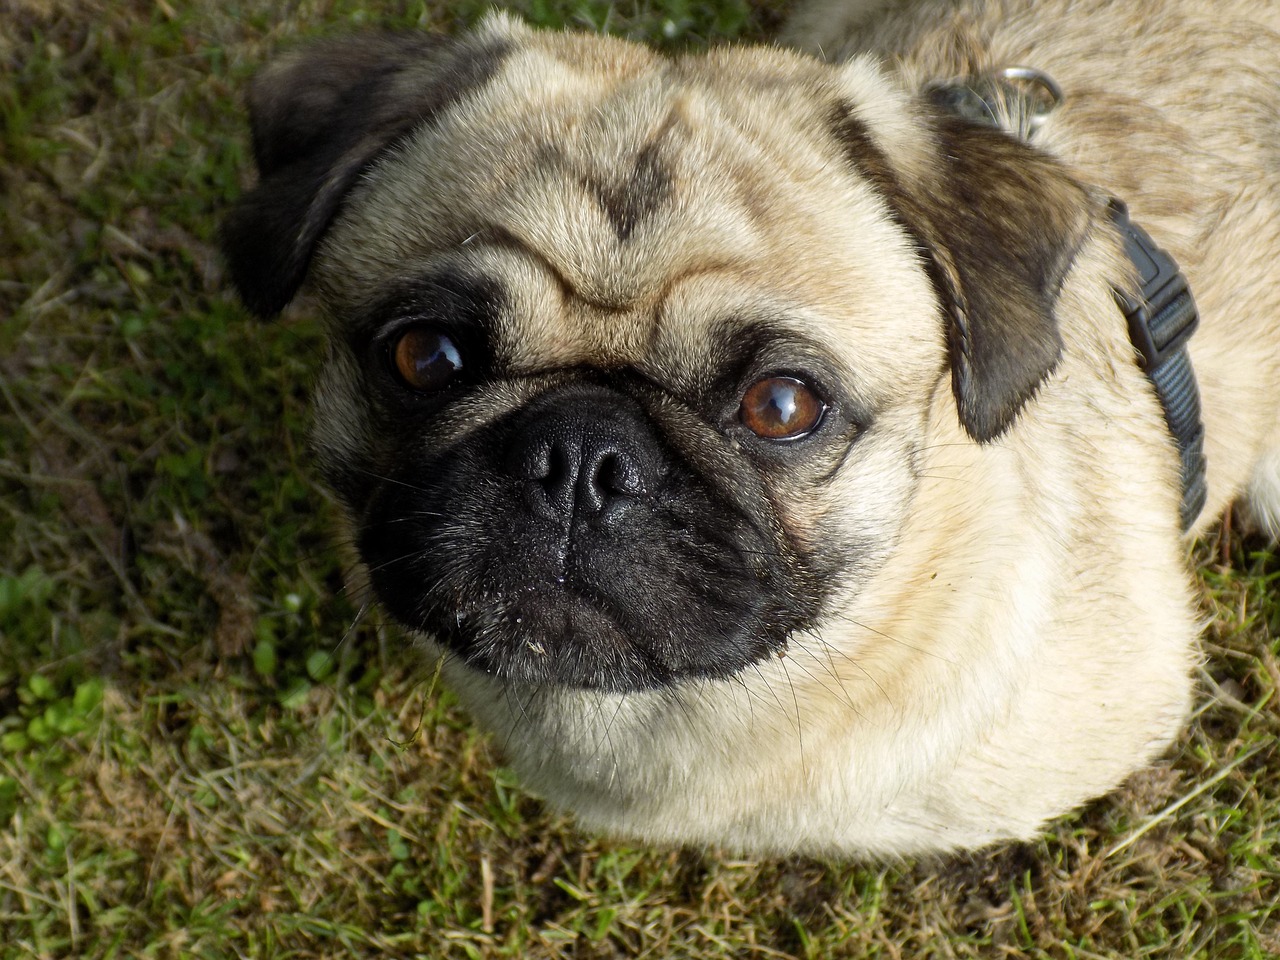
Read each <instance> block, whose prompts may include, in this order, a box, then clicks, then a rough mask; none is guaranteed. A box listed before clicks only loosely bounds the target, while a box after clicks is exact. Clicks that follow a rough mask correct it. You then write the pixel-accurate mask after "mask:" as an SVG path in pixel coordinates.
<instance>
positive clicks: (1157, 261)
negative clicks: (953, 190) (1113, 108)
mask: <svg viewBox="0 0 1280 960" xmlns="http://www.w3.org/2000/svg"><path fill="white" fill-rule="evenodd" d="M927 92H928V94H929V96H930V99H931V100H932V101H933V102H934V104H935V105H937V106H938V107H939V108H941V109H943V110H945V111H947V112H949V113H953V114H955V115H957V116H960V117H963V118H964V119H966V120H969V121H971V122H973V123H977V124H981V125H985V126H991V127H996V128H998V129H1000V130H1003V131H1005V132H1006V133H1008V134H1011V135H1013V136H1016V137H1018V138H1019V139H1021V140H1025V141H1027V142H1031V141H1032V140H1033V139H1034V137H1035V135H1036V133H1037V131H1039V129H1040V127H1041V126H1042V125H1043V124H1044V122H1045V120H1046V119H1047V118H1048V117H1049V115H1050V114H1051V113H1053V111H1054V110H1056V109H1057V108H1058V106H1059V105H1061V103H1062V102H1063V100H1064V99H1065V95H1064V94H1063V91H1062V88H1061V87H1059V86H1058V84H1057V83H1056V82H1055V81H1054V79H1053V78H1052V77H1050V76H1049V75H1048V74H1047V73H1044V72H1043V71H1041V70H1037V69H1035V68H1032V67H1005V68H1002V69H999V70H995V71H992V72H991V73H988V74H983V75H980V76H976V77H967V78H963V79H959V80H952V81H947V82H944V83H937V84H933V85H931V86H930V87H929V88H928V89H927ZM1107 207H1108V211H1109V213H1110V215H1111V220H1112V223H1113V224H1114V225H1115V228H1116V230H1117V231H1118V232H1119V234H1120V238H1121V240H1122V242H1123V245H1124V252H1125V256H1126V257H1128V259H1129V262H1130V263H1131V264H1133V267H1134V271H1135V275H1136V277H1137V278H1138V289H1137V291H1135V292H1129V291H1125V290H1121V289H1119V288H1116V289H1115V291H1114V292H1115V297H1116V303H1117V305H1118V306H1119V308H1120V310H1121V312H1123V313H1124V315H1125V319H1126V320H1127V322H1128V327H1129V339H1130V341H1131V342H1132V343H1133V346H1134V348H1135V349H1136V350H1137V353H1138V358H1137V359H1138V364H1139V366H1141V367H1142V369H1143V371H1144V372H1145V373H1146V375H1147V377H1148V379H1150V381H1151V383H1152V386H1153V387H1154V388H1155V391H1156V396H1157V398H1158V399H1159V401H1160V408H1161V410H1163V412H1164V418H1165V423H1166V424H1167V425H1168V428H1169V433H1170V434H1171V435H1172V436H1173V439H1174V441H1175V442H1176V443H1177V445H1178V454H1179V457H1180V459H1181V467H1182V507H1181V511H1180V519H1181V522H1182V530H1183V532H1184V533H1185V532H1186V531H1187V530H1189V529H1191V525H1192V524H1193V523H1195V520H1196V518H1197V517H1198V516H1199V515H1200V511H1201V510H1202V509H1203V508H1204V503H1205V496H1206V492H1207V488H1206V481H1205V476H1206V475H1205V471H1206V463H1205V456H1204V425H1203V423H1202V422H1201V419H1200V392H1199V389H1198V387H1197V385H1196V378H1195V372H1194V370H1193V369H1192V367H1191V357H1190V356H1189V354H1188V352H1187V341H1188V340H1189V339H1190V338H1191V335H1192V334H1193V333H1194V332H1195V330H1196V327H1197V326H1198V325H1199V320H1200V317H1199V313H1198V312H1197V310H1196V304H1195V300H1194V298H1193V297H1192V296H1191V288H1190V285H1189V284H1188V283H1187V279H1186V277H1185V276H1184V275H1183V274H1182V272H1181V271H1180V270H1179V269H1178V265H1177V263H1176V262H1175V261H1174V259H1173V257H1172V256H1170V255H1169V253H1168V252H1166V251H1165V250H1164V249H1162V248H1161V247H1160V246H1158V245H1157V244H1156V242H1155V241H1154V240H1152V239H1151V236H1150V235H1149V234H1148V233H1147V232H1146V231H1145V230H1143V229H1142V227H1140V226H1138V225H1137V224H1136V223H1134V222H1133V221H1132V220H1131V219H1130V218H1129V212H1128V208H1127V207H1126V206H1125V204H1124V203H1122V202H1121V201H1120V200H1118V199H1116V198H1114V197H1111V198H1109V199H1108V203H1107Z"/></svg>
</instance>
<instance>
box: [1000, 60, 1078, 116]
mask: <svg viewBox="0 0 1280 960" xmlns="http://www.w3.org/2000/svg"><path fill="white" fill-rule="evenodd" d="M996 76H998V77H1000V79H1002V80H1025V81H1027V82H1028V83H1034V84H1035V85H1036V86H1038V87H1040V88H1041V89H1042V90H1044V91H1045V92H1046V93H1048V94H1049V99H1050V100H1052V101H1053V102H1052V103H1051V104H1050V105H1049V109H1050V110H1053V109H1054V108H1055V107H1058V106H1059V105H1060V104H1061V103H1062V101H1063V100H1065V99H1066V95H1065V94H1064V93H1063V92H1062V87H1060V86H1058V81H1056V80H1054V79H1053V77H1051V76H1049V75H1048V74H1047V73H1045V72H1044V71H1043V70H1037V69H1036V68H1035V67H1001V68H1000V69H999V70H997V71H996Z"/></svg>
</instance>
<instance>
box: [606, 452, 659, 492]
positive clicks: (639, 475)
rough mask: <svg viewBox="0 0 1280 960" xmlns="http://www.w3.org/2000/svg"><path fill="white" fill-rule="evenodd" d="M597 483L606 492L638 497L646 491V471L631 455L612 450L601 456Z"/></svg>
mask: <svg viewBox="0 0 1280 960" xmlns="http://www.w3.org/2000/svg"><path fill="white" fill-rule="evenodd" d="M596 483H597V484H598V485H599V487H600V489H601V490H603V491H604V492H606V493H611V494H615V495H618V496H624V497H638V496H641V495H643V494H644V493H646V492H647V491H646V489H645V482H644V471H643V470H641V469H640V466H639V464H637V463H636V462H635V460H633V459H632V458H631V457H626V456H623V455H622V454H620V453H617V452H610V453H607V454H605V455H604V456H603V457H601V458H600V462H599V464H598V466H597V468H596Z"/></svg>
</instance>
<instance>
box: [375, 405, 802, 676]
mask: <svg viewBox="0 0 1280 960" xmlns="http://www.w3.org/2000/svg"><path fill="white" fill-rule="evenodd" d="M552 400H554V401H555V402H552ZM584 411H585V412H584ZM409 468H410V469H411V470H412V472H411V473H409V474H407V476H409V477H412V478H413V479H412V482H404V481H401V482H391V483H387V484H384V485H382V486H381V487H380V488H379V489H378V490H377V491H376V492H374V493H373V495H372V497H371V499H370V503H369V509H368V510H367V511H366V513H365V515H364V522H363V523H362V530H361V534H360V538H359V543H358V546H359V549H360V552H361V555H362V558H363V559H364V561H365V563H366V565H367V566H368V568H369V571H370V579H371V583H372V586H373V588H374V591H375V593H376V594H377V596H378V598H379V600H380V601H381V602H382V605H383V606H384V607H385V608H387V609H388V610H389V612H390V613H391V614H392V616H394V617H395V618H396V619H397V620H399V621H400V622H401V623H403V624H405V625H406V626H408V627H409V628H410V629H412V630H414V631H417V632H419V633H422V634H425V635H427V636H429V637H431V638H433V639H434V640H436V641H438V642H439V643H440V644H441V645H442V646H443V647H444V649H445V650H446V651H447V652H449V653H451V654H453V655H456V656H457V657H458V658H460V659H461V660H462V661H463V662H464V663H466V664H467V665H468V666H470V667H471V668H473V669H475V670H478V671H481V672H483V673H486V674H488V675H490V676H492V677H495V678H497V679H498V680H500V681H502V682H504V683H511V684H556V685H563V686H569V687H579V688H588V689H601V690H608V691H615V692H625V691H633V690H643V689H653V688H658V687H665V686H669V685H671V684H674V683H677V682H680V681H682V680H685V679H693V678H724V677H729V676H733V675H735V674H737V673H738V672H740V671H741V670H743V669H745V668H746V667H748V666H749V665H751V664H753V663H757V662H759V661H761V660H763V659H765V658H767V657H769V656H770V655H772V654H773V653H775V652H777V651H779V650H781V649H782V648H783V647H784V646H785V644H786V642H787V638H788V636H790V634H791V633H792V631H793V630H795V629H796V628H798V627H799V626H801V625H803V622H804V621H805V619H806V618H807V617H809V616H810V615H811V614H812V613H813V610H814V604H813V601H812V600H811V599H808V598H805V597H801V596H798V595H797V593H796V591H795V590H794V586H795V583H796V578H795V577H794V576H793V574H794V572H795V569H794V568H795V565H796V564H795V559H794V557H791V556H790V555H788V554H787V553H786V552H785V550H784V549H783V548H782V547H781V546H780V544H779V542H778V540H777V538H776V537H771V535H770V533H769V530H768V525H767V523H765V522H762V521H761V520H759V519H753V518H752V517H750V516H749V515H748V514H747V512H746V511H745V510H743V509H742V508H741V507H737V506H732V505H729V504H726V502H725V499H724V498H723V497H721V496H717V494H716V492H715V491H714V490H713V489H712V488H711V486H710V485H709V484H708V483H707V482H706V481H704V480H703V479H702V478H701V477H700V476H699V475H698V474H697V473H695V472H694V471H693V470H692V469H691V468H689V467H688V466H687V465H686V464H685V463H684V462H682V460H681V459H680V458H679V457H675V456H672V455H671V453H670V452H669V451H668V450H667V449H666V448H665V447H664V445H663V443H662V442H661V440H660V438H659V436H658V434H657V433H656V431H655V430H654V429H653V428H652V426H651V425H650V424H649V422H648V421H647V419H646V418H645V417H644V415H643V413H642V412H641V411H640V409H639V407H638V406H637V405H636V404H635V403H634V402H632V401H630V400H629V399H626V398H622V397H620V396H619V395H618V394H617V393H616V392H614V391H606V390H603V389H585V388H582V389H577V390H574V391H571V392H569V393H568V394H567V395H566V394H564V393H563V392H561V393H559V394H557V395H556V396H555V397H553V398H552V399H551V400H548V401H546V402H544V403H539V404H535V405H533V407H532V409H525V410H522V411H519V412H518V413H517V414H516V415H515V416H514V417H513V419H512V420H511V421H510V422H507V423H498V424H491V425H490V427H489V428H488V429H485V430H481V431H478V432H477V434H475V435H474V436H472V437H471V438H469V439H468V440H467V441H466V442H465V443H464V444H462V445H460V446H459V447H456V448H453V449H450V450H448V451H446V452H443V453H439V452H438V453H436V454H435V455H434V456H433V457H431V458H430V459H427V460H424V461H423V462H421V463H418V464H410V465H409ZM424 478H426V479H424Z"/></svg>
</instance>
